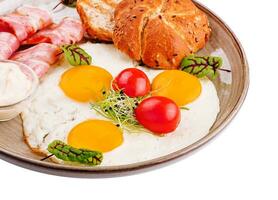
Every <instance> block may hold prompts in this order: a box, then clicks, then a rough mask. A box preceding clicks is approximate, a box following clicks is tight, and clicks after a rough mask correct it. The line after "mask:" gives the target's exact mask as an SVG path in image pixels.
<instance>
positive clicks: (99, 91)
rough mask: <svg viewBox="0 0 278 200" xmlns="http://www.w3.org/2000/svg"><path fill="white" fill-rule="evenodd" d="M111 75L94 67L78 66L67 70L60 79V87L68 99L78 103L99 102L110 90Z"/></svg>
mask: <svg viewBox="0 0 278 200" xmlns="http://www.w3.org/2000/svg"><path fill="white" fill-rule="evenodd" d="M112 79H113V77H112V75H111V74H110V73H109V72H108V71H106V70H105V69H102V68H100V67H96V66H78V67H75V68H71V69H69V70H67V71H66V72H65V73H64V74H63V75H62V77H61V81H60V84H59V85H60V87H61V89H62V90H63V92H64V93H65V95H67V96H68V97H70V98H72V99H74V100H75V101H79V102H90V101H93V102H95V101H99V100H102V99H103V92H104V91H107V90H109V89H110V85H111V81H112Z"/></svg>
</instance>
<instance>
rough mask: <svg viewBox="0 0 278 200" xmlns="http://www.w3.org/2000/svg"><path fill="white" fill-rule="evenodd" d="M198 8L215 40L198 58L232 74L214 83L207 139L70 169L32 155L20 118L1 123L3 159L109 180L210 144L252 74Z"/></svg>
mask: <svg viewBox="0 0 278 200" xmlns="http://www.w3.org/2000/svg"><path fill="white" fill-rule="evenodd" d="M196 4H197V6H198V7H199V8H200V9H201V10H203V11H204V12H205V13H206V14H207V16H208V17H209V21H210V24H211V28H212V37H211V38H210V40H209V42H208V43H207V45H206V47H205V48H204V49H203V50H202V51H200V52H199V53H198V54H200V55H202V54H203V55H207V54H213V55H219V56H221V57H222V58H223V59H224V67H225V68H226V69H231V71H232V73H225V72H221V74H220V76H219V77H218V79H217V80H214V84H215V86H216V88H217V92H218V96H219V99H220V113H219V114H218V117H217V119H216V122H215V123H214V125H213V127H212V128H211V129H210V132H209V133H208V134H207V135H206V136H205V137H203V138H201V139H200V140H198V141H196V142H195V143H193V144H191V145H190V146H186V147H184V148H183V149H181V150H179V151H176V152H174V153H171V154H168V155H166V156H163V157H159V158H156V159H153V160H148V161H144V162H139V163H135V164H129V165H119V166H112V167H97V168H92V167H81V166H69V165H61V164H56V163H52V162H45V161H44V162H42V161H40V159H41V158H42V157H41V156H40V155H36V154H34V153H33V152H31V150H30V149H29V148H28V146H27V145H26V143H25V142H24V140H23V137H22V122H21V119H20V118H19V117H18V118H16V119H14V120H12V121H9V122H1V123H0V158H2V159H4V160H6V161H8V162H11V163H14V164H16V165H20V166H22V167H25V168H29V169H32V170H36V171H40V172H45V173H50V174H55V175H60V176H73V177H107V176H109V177H110V176H115V175H126V174H130V173H134V172H141V171H145V170H146V169H150V167H156V166H157V165H158V164H162V163H166V162H167V161H170V160H173V159H176V158H178V157H181V156H183V155H185V154H188V153H189V152H191V151H192V150H194V149H196V148H198V147H200V146H201V145H203V144H205V143H206V142H208V141H209V140H211V139H212V138H213V137H214V136H216V135H217V134H218V133H219V132H220V131H221V130H222V129H223V128H224V127H225V126H227V124H228V123H229V122H230V121H231V120H232V119H233V118H234V116H235V115H236V113H237V112H238V111H239V109H240V107H241V105H242V103H243V101H244V99H245V96H246V94H247V90H248V84H249V73H248V64H247V60H246V57H245V54H244V51H243V49H242V47H241V45H240V43H239V41H238V39H237V38H236V36H235V35H234V33H233V32H232V31H231V29H230V28H229V27H228V26H227V25H226V24H225V23H224V22H223V21H222V20H221V19H220V18H219V17H217V16H216V15H215V14H214V13H213V12H211V11H210V10H209V9H207V8H206V7H204V6H202V5H201V4H199V3H196ZM167 163H168V162H167ZM160 166H161V165H160Z"/></svg>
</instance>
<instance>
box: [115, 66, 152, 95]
mask: <svg viewBox="0 0 278 200" xmlns="http://www.w3.org/2000/svg"><path fill="white" fill-rule="evenodd" d="M113 89H114V90H117V89H121V90H123V92H124V93H125V94H126V95H127V96H129V97H140V96H145V95H147V94H148V93H150V90H151V83H150V80H149V79H148V77H147V75H146V74H145V73H144V72H142V71H141V70H139V69H136V68H128V69H125V70H123V71H122V72H121V73H120V74H119V75H118V76H117V77H116V78H115V80H114V82H113Z"/></svg>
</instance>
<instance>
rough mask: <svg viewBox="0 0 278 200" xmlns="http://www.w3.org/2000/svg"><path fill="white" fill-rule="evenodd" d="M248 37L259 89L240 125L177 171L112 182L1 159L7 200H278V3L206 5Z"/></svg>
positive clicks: (227, 0) (237, 0)
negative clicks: (28, 167) (25, 166)
mask: <svg viewBox="0 0 278 200" xmlns="http://www.w3.org/2000/svg"><path fill="white" fill-rule="evenodd" d="M200 2H201V3H203V4H205V5H206V6H208V7H209V8H210V9H212V10H213V11H215V13H217V14H218V15H219V16H221V18H223V19H224V21H226V22H227V24H228V25H229V26H230V27H231V28H232V29H233V30H234V32H235V33H236V34H237V36H238V37H239V39H240V40H241V42H242V44H243V46H244V48H245V50H246V54H247V57H248V60H249V64H250V72H251V73H250V78H251V85H250V90H249V93H248V96H247V99H246V101H245V103H244V105H243V107H242V109H241V111H240V113H239V114H238V115H237V117H236V118H235V119H234V121H233V122H232V123H231V124H230V125H229V126H228V127H227V128H226V129H225V130H224V131H223V132H222V133H221V134H220V135H219V136H218V137H216V138H215V139H214V140H213V141H212V142H210V143H209V144H208V145H206V146H205V147H203V148H202V149H201V150H199V151H197V152H195V153H194V154H192V155H191V156H188V157H186V158H185V159H183V160H181V161H179V162H177V163H174V164H172V165H170V166H167V167H164V168H161V169H158V170H154V171H150V172H147V173H143V174H138V175H133V176H128V177H120V178H110V179H74V178H64V177H56V176H52V175H46V174H40V173H37V172H33V171H29V170H26V169H23V168H20V167H17V166H14V165H12V164H9V163H7V162H5V161H2V160H0V186H1V187H0V199H14V198H17V199H21V198H23V197H24V199H25V198H29V199H95V200H97V199H120V198H121V199H123V200H124V199H132V200H137V199H190V200H192V199H213V200H218V199H219V200H220V199H221V200H223V199H225V200H227V199H232V200H234V199H252V200H254V199H267V200H270V199H278V162H277V160H278V131H277V125H278V118H277V115H275V114H276V113H277V111H278V109H277V107H278V106H277V104H278V98H277V96H278V95H277V93H278V79H277V74H278V50H277V45H278V31H277V27H278V9H277V8H278V5H277V3H276V5H275V2H276V1H275V0H264V1H259V0H253V1H244V0H200Z"/></svg>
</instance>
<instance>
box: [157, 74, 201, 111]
mask: <svg viewBox="0 0 278 200" xmlns="http://www.w3.org/2000/svg"><path fill="white" fill-rule="evenodd" d="M201 91H202V86H201V83H200V81H199V79H198V78H197V77H195V76H193V75H191V74H189V73H186V72H183V71H180V70H168V71H164V72H162V73H160V74H158V75H157V76H156V77H155V78H154V80H153V83H152V95H153V96H164V97H167V98H169V99H172V100H173V101H174V102H176V104H177V105H178V106H184V105H186V104H188V103H191V102H193V101H194V100H195V99H197V98H198V97H199V96H200V94H201Z"/></svg>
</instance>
